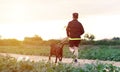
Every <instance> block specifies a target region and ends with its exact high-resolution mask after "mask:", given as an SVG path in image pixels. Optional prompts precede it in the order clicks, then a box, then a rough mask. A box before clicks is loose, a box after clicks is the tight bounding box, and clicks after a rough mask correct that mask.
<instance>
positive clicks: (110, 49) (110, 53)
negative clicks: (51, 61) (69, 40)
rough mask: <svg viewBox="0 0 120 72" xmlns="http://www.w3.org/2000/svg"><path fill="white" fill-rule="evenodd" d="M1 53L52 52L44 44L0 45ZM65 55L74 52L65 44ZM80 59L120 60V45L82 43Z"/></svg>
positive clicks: (70, 55) (38, 53)
mask: <svg viewBox="0 0 120 72" xmlns="http://www.w3.org/2000/svg"><path fill="white" fill-rule="evenodd" d="M0 52H1V53H16V54H25V55H39V56H48V55H49V52H50V47H49V45H44V46H39V47H35V46H33V47H32V46H0ZM63 56H64V57H66V58H71V57H72V54H71V53H70V52H69V50H68V46H67V45H66V46H64V51H63ZM79 59H98V60H110V61H120V46H109V45H81V46H80V48H79Z"/></svg>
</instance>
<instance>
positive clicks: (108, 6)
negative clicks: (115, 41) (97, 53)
mask: <svg viewBox="0 0 120 72" xmlns="http://www.w3.org/2000/svg"><path fill="white" fill-rule="evenodd" d="M73 12H78V13H79V18H81V19H80V20H81V21H82V22H83V23H85V25H84V26H85V28H86V32H90V33H96V31H95V29H96V28H97V26H100V27H102V26H106V27H109V28H108V29H107V28H106V27H105V28H106V29H107V30H108V31H105V33H107V32H108V33H109V32H110V30H111V27H113V26H114V25H116V26H115V27H114V28H112V29H115V30H114V31H116V30H117V29H118V28H116V27H118V23H119V24H120V22H119V19H120V0H0V35H2V36H3V37H4V36H5V35H12V34H13V35H16V36H18V35H19V36H20V35H21V36H22V35H24V34H23V33H29V32H30V33H36V34H38V33H37V32H38V31H40V30H41V29H40V28H44V27H45V28H44V29H45V30H46V31H45V30H44V31H45V32H47V29H50V28H49V27H51V26H52V27H54V28H55V27H56V29H58V30H59V31H58V32H60V29H59V27H57V26H59V25H55V24H49V23H59V24H60V23H61V24H62V25H63V27H64V25H66V24H67V21H69V20H71V18H72V15H71V14H72V13H73ZM116 17H117V18H116ZM106 18H107V19H106ZM118 18H119V19H118ZM113 19H114V20H113ZM111 20H112V21H111ZM44 21H46V22H45V24H44ZM54 21H55V22H54ZM63 21H65V22H63ZM103 21H104V22H103ZM110 21H111V22H110ZM48 22H49V23H48ZM40 23H43V24H44V25H42V24H40ZM64 23H66V24H64ZM93 23H94V24H93ZM98 23H99V25H98ZM113 23H116V24H113ZM8 24H9V25H8ZM100 24H102V26H101V25H100ZM105 24H106V25H105ZM46 25H47V26H48V27H47V28H46ZM109 25H110V26H109ZM27 26H28V28H27ZM33 26H34V27H33ZM40 26H41V27H40ZM15 27H16V28H15ZM39 27H40V28H39ZM11 28H12V30H11ZM21 28H22V29H21ZM93 28H94V29H93ZM105 28H103V29H105ZM31 29H33V30H34V31H32V30H31ZM36 29H37V30H36ZM15 31H16V32H15ZM17 31H19V32H20V33H17ZM23 31H24V32H23ZM53 31H54V29H53ZM63 31H64V30H63ZM12 32H13V33H12ZM56 32H57V31H56ZM101 32H102V31H101V30H98V33H97V35H98V34H99V36H98V37H100V36H101V34H102V33H104V32H102V33H101ZM111 32H113V31H111ZM52 33H54V32H52ZM100 33H101V34H100ZM41 34H42V33H41ZM60 34H62V33H60ZM26 35H27V34H26ZM28 35H29V34H28ZM42 35H45V34H42ZM108 35H109V34H108ZM108 35H106V36H108ZM118 35H119V34H118V33H116V34H115V36H118ZM51 36H52V35H51ZM55 36H57V35H55ZM11 37H12V36H11ZM53 37H54V36H53Z"/></svg>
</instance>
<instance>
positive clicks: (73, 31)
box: [66, 20, 84, 38]
mask: <svg viewBox="0 0 120 72" xmlns="http://www.w3.org/2000/svg"><path fill="white" fill-rule="evenodd" d="M66 30H67V32H68V36H69V37H71V38H79V37H80V35H82V34H83V33H84V29H83V26H82V24H81V23H80V22H79V21H78V20H72V21H70V22H69V23H68V26H67V29H66Z"/></svg>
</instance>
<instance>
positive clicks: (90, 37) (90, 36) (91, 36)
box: [84, 33, 95, 41]
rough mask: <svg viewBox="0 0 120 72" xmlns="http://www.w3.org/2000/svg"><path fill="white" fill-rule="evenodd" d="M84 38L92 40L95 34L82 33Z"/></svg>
mask: <svg viewBox="0 0 120 72" xmlns="http://www.w3.org/2000/svg"><path fill="white" fill-rule="evenodd" d="M84 39H85V40H86V39H87V40H90V41H93V40H94V39H95V36H94V35H93V34H88V33H87V34H85V35H84Z"/></svg>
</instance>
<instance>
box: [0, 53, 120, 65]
mask: <svg viewBox="0 0 120 72" xmlns="http://www.w3.org/2000/svg"><path fill="white" fill-rule="evenodd" d="M0 55H4V56H7V55H9V56H11V57H15V58H16V59H17V60H21V59H23V58H25V59H29V60H31V61H35V62H38V61H42V60H44V61H48V57H47V56H34V55H20V54H11V53H9V54H7V53H0ZM51 60H52V61H55V57H52V58H51ZM62 62H64V63H71V62H72V59H71V58H63V60H62ZM78 62H79V63H80V64H81V65H84V64H91V63H95V62H97V60H87V59H79V60H78ZM99 62H101V63H108V64H113V65H114V66H118V67H120V62H115V61H99Z"/></svg>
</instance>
